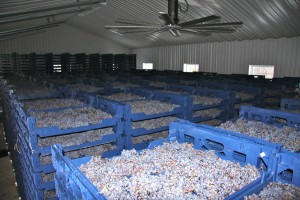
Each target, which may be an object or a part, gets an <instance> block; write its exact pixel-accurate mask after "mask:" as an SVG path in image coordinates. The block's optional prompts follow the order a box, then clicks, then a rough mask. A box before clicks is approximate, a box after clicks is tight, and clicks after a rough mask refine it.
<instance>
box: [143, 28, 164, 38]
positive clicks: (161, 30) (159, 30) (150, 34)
mask: <svg viewBox="0 0 300 200" xmlns="http://www.w3.org/2000/svg"><path fill="white" fill-rule="evenodd" d="M166 30H168V28H165V27H164V28H159V29H156V30H154V31H152V32H150V33H149V34H146V35H147V36H152V35H155V34H157V33H160V32H163V31H166Z"/></svg>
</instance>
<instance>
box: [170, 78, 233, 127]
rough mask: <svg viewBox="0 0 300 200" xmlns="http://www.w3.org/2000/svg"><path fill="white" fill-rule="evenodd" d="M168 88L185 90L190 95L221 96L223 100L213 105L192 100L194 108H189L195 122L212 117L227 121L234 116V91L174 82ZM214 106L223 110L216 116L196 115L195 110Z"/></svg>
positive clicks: (190, 118) (190, 115) (191, 117)
mask: <svg viewBox="0 0 300 200" xmlns="http://www.w3.org/2000/svg"><path fill="white" fill-rule="evenodd" d="M166 89H167V90H171V91H185V92H187V93H188V94H190V95H200V96H207V97H216V98H220V99H221V102H220V103H218V104H213V105H204V104H197V103H195V102H192V108H191V109H190V110H189V120H190V121H192V122H195V123H199V122H204V121H209V120H212V119H221V120H222V121H225V120H227V119H231V118H233V116H234V112H233V109H234V93H233V92H230V91H226V90H216V89H211V88H204V87H203V88H199V87H198V88H197V87H192V86H186V85H177V84H172V85H168V86H167V87H166ZM212 108H217V109H220V110H221V111H222V113H220V114H219V115H217V116H215V117H199V116H194V115H193V112H194V111H201V110H203V111H204V110H208V109H212Z"/></svg>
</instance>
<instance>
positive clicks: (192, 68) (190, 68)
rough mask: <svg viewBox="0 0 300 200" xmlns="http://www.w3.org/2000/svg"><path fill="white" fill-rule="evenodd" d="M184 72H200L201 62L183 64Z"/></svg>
mask: <svg viewBox="0 0 300 200" xmlns="http://www.w3.org/2000/svg"><path fill="white" fill-rule="evenodd" d="M183 72H199V64H187V63H184V64H183Z"/></svg>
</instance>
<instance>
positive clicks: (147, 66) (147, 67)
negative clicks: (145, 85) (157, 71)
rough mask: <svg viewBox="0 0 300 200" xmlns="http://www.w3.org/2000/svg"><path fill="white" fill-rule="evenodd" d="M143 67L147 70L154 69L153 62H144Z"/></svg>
mask: <svg viewBox="0 0 300 200" xmlns="http://www.w3.org/2000/svg"><path fill="white" fill-rule="evenodd" d="M143 69H145V70H151V69H153V63H143Z"/></svg>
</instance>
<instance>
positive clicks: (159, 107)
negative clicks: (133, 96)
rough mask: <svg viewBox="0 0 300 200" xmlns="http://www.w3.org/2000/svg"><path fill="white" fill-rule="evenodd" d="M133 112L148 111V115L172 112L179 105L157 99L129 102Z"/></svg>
mask: <svg viewBox="0 0 300 200" xmlns="http://www.w3.org/2000/svg"><path fill="white" fill-rule="evenodd" d="M128 104H130V105H131V112H132V113H146V114H147V115H152V114H159V113H165V112H170V111H172V110H173V109H174V108H177V107H179V105H177V104H172V103H166V102H161V101H157V100H142V101H132V102H128Z"/></svg>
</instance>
